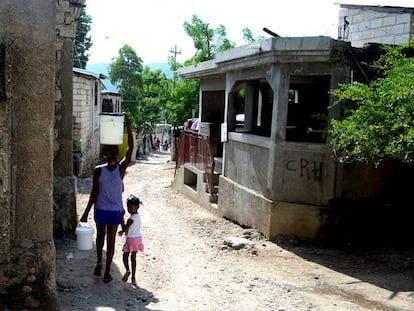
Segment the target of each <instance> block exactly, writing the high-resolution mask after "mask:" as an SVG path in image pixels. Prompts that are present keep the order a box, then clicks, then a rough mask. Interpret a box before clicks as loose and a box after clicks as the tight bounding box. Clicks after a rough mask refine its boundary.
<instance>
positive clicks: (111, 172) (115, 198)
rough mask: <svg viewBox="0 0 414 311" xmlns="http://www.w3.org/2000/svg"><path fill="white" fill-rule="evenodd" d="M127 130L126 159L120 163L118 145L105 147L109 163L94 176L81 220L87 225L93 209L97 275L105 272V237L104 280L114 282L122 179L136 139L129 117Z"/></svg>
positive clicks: (126, 118)
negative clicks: (113, 264) (114, 259)
mask: <svg viewBox="0 0 414 311" xmlns="http://www.w3.org/2000/svg"><path fill="white" fill-rule="evenodd" d="M124 122H125V126H126V129H127V136H128V147H127V150H126V153H125V157H124V158H123V159H122V160H120V161H118V145H105V146H104V147H103V151H104V155H105V157H106V163H104V164H102V165H98V166H96V167H95V170H94V173H93V184H92V191H91V194H90V197H89V201H88V204H87V205H86V209H85V212H84V213H83V215H82V217H81V219H80V221H81V222H87V221H88V215H89V212H90V210H91V208H92V206H94V220H95V223H96V230H97V233H96V256H97V262H96V267H95V270H94V275H96V276H100V275H101V273H102V267H103V265H102V250H103V245H104V242H105V238H106V262H105V273H104V279H103V281H104V282H105V283H109V282H110V281H112V277H111V264H112V259H113V256H114V251H115V238H116V233H117V229H118V225H119V224H120V223H121V219H122V217H123V215H124V213H125V211H124V208H123V205H122V192H123V190H124V189H123V178H124V176H125V172H126V169H127V167H128V165H129V163H130V161H131V156H132V149H133V137H132V131H131V124H130V122H129V119H128V116H127V115H126V114H125V115H124Z"/></svg>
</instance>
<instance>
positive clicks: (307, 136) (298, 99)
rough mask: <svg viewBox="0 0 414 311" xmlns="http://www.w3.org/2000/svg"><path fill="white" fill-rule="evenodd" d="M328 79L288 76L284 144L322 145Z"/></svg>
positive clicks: (322, 77)
mask: <svg viewBox="0 0 414 311" xmlns="http://www.w3.org/2000/svg"><path fill="white" fill-rule="evenodd" d="M329 86H330V76H327V75H324V76H291V77H290V83H289V93H288V115H287V123H286V141H295V142H313V143H324V142H325V139H326V137H325V136H326V135H325V131H326V127H327V120H328V106H329Z"/></svg>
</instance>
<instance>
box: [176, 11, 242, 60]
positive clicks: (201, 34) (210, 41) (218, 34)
mask: <svg viewBox="0 0 414 311" xmlns="http://www.w3.org/2000/svg"><path fill="white" fill-rule="evenodd" d="M183 26H184V31H185V33H186V34H187V35H189V36H190V37H191V38H192V39H193V43H194V47H195V49H196V52H195V55H194V57H192V58H191V59H189V60H187V61H186V64H196V63H200V62H203V61H206V60H210V59H213V58H214V56H215V54H216V53H217V52H220V51H224V50H227V49H230V48H232V47H234V46H235V44H234V43H233V42H231V41H230V40H229V39H227V32H226V27H225V26H223V25H219V26H218V27H217V29H213V28H209V24H208V23H206V22H204V21H203V20H201V19H200V18H199V17H198V16H197V15H193V16H192V18H191V22H187V21H186V22H184V25H183Z"/></svg>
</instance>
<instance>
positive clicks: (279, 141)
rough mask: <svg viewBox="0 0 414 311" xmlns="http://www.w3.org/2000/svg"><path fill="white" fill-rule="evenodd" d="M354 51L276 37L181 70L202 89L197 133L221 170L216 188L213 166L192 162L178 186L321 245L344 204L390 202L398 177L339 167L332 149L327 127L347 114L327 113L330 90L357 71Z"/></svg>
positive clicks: (211, 205)
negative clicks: (318, 240) (208, 144)
mask: <svg viewBox="0 0 414 311" xmlns="http://www.w3.org/2000/svg"><path fill="white" fill-rule="evenodd" d="M349 51H350V46H349V43H348V42H344V41H337V40H333V39H331V38H328V37H302V38H270V39H267V40H264V41H261V42H258V43H256V44H254V45H246V46H241V47H238V48H234V49H230V50H227V51H224V52H220V53H217V55H216V56H215V58H214V59H213V60H211V61H206V62H203V63H199V64H197V65H193V66H189V67H184V68H182V69H181V70H180V72H179V75H180V76H181V77H182V78H185V79H197V80H199V81H200V102H199V107H200V113H199V116H200V118H201V125H200V131H199V133H198V135H202V136H203V135H204V136H205V137H208V138H209V140H210V142H211V148H210V150H211V156H212V157H214V160H215V161H214V162H215V163H216V164H217V163H222V164H221V165H219V166H221V169H215V173H214V177H213V180H214V181H215V183H214V186H213V187H211V186H209V183H210V181H209V177H208V175H209V172H208V168H207V169H200V167H199V166H198V164H197V163H200V161H198V160H194V161H193V160H191V156H190V160H189V161H188V162H186V163H184V164H183V165H181V166H179V165H178V166H179V168H178V170H177V174H176V179H175V181H174V187H175V188H176V189H178V190H179V191H180V192H181V193H183V194H185V195H187V196H188V197H190V198H191V199H193V200H194V201H196V202H198V203H199V204H201V205H202V206H204V207H205V208H207V209H208V210H210V211H211V212H213V213H215V214H217V215H219V216H223V217H226V218H229V219H232V220H234V221H236V222H238V223H240V224H242V225H246V226H249V227H253V228H257V229H258V230H259V231H261V232H262V233H263V234H264V235H265V236H267V237H269V238H271V237H275V236H278V235H295V236H299V237H305V238H318V237H323V236H324V235H326V234H329V233H327V232H328V231H329V228H332V226H335V222H336V221H337V220H338V219H335V217H334V216H333V214H332V213H333V211H335V210H336V208H337V207H338V205H340V204H342V203H338V202H355V201H371V200H377V199H378V198H380V197H384V196H387V195H388V194H389V193H388V191H389V189H390V185H392V183H393V182H396V179H395V178H394V176H395V174H394V173H395V171H394V170H392V169H391V170H388V168H387V167H385V166H384V167H381V168H379V169H373V168H372V167H369V166H364V165H343V164H340V163H339V162H338V161H337V159H336V158H335V156H334V155H333V154H332V153H331V151H330V149H329V147H328V145H327V137H326V135H325V131H324V130H325V129H326V126H327V120H328V119H329V118H335V117H338V116H339V114H340V111H341V105H335V106H333V107H332V108H330V109H328V107H331V106H332V104H333V103H334V102H333V100H334V99H333V97H332V95H330V90H332V89H335V88H336V87H337V85H338V84H339V83H349V82H350V81H351V76H354V75H353V74H352V72H353V71H354V69H355V68H356V66H355V64H354V63H353V61H352V58H353V56H351V55H350V52H349ZM354 66H355V67H354ZM240 115H242V116H243V118H240ZM192 139H193V138H190V139H189V142H188V144H189V146H188V148H190V149H191V148H195V150H199V149H200V147H199V145H200V143H202V140H201V139H200V140H198V143H197V142H196V143H193V144H192V143H191V140H192ZM193 141H194V139H193ZM197 144H198V145H197ZM197 148H198V149H197ZM190 153H191V151H190ZM198 156H199V155H198V154H195V155H193V158H197V157H198ZM207 156H208V155H207ZM178 162H180V161H178ZM216 166H217V165H216ZM213 168H214V164H213ZM390 171H391V172H394V173H393V174H391V173H390ZM387 174H388V175H387ZM384 176H387V178H384ZM397 181H398V179H397ZM399 182H402V180H399ZM397 184H398V182H397ZM213 188H214V189H217V190H216V191H211V190H212V189H213ZM361 189H363V191H361ZM215 192H217V193H215ZM390 196H392V195H390ZM345 205H346V204H345ZM348 207H350V206H349V205H348V206H346V207H345V208H348ZM327 228H328V229H327Z"/></svg>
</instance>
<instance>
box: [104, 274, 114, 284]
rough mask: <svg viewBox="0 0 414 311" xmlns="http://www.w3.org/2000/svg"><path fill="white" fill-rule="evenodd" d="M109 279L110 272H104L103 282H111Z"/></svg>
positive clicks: (110, 278)
mask: <svg viewBox="0 0 414 311" xmlns="http://www.w3.org/2000/svg"><path fill="white" fill-rule="evenodd" d="M111 281H112V276H111V275H110V274H105V275H104V279H103V282H104V283H109V282H111Z"/></svg>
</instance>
